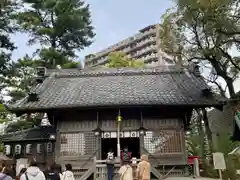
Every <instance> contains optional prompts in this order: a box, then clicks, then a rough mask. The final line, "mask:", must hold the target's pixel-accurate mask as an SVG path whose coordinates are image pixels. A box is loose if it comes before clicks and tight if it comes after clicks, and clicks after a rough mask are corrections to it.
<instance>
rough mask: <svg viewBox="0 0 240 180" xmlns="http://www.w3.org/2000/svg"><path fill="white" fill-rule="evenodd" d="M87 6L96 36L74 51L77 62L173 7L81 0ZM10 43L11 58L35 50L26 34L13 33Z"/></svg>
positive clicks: (164, 2)
mask: <svg viewBox="0 0 240 180" xmlns="http://www.w3.org/2000/svg"><path fill="white" fill-rule="evenodd" d="M85 1H86V2H87V3H89V4H90V10H91V14H92V24H93V26H94V27H95V33H96V36H95V38H94V43H93V44H92V45H91V46H90V47H87V48H85V49H84V50H82V51H81V52H78V56H79V59H80V60H83V59H84V56H85V55H88V54H91V53H96V52H98V51H100V50H102V49H105V48H107V47H108V46H110V45H112V44H114V43H117V42H118V41H120V40H123V39H125V38H127V37H129V36H131V35H133V34H135V33H136V32H137V31H138V30H140V29H142V28H144V27H146V26H148V25H150V24H155V23H159V22H160V18H161V15H162V14H164V12H165V11H166V9H168V8H170V7H172V6H173V2H172V0H150V1H146V0H85ZM13 40H14V42H15V43H16V46H17V47H18V49H17V50H15V51H14V53H13V56H12V57H13V59H14V60H17V59H18V58H21V57H23V56H24V55H25V54H30V55H31V54H32V53H33V52H34V51H35V50H36V49H37V48H38V45H35V46H31V47H29V46H27V44H26V43H27V40H28V35H27V34H21V33H17V34H16V35H14V36H13Z"/></svg>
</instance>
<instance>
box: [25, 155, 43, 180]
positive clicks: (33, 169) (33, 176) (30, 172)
mask: <svg viewBox="0 0 240 180" xmlns="http://www.w3.org/2000/svg"><path fill="white" fill-rule="evenodd" d="M20 180H46V178H45V176H44V174H43V172H42V171H41V170H40V169H39V167H38V163H37V162H36V160H35V159H33V160H32V161H31V162H30V165H29V167H28V168H27V170H26V172H25V173H24V174H22V175H21V177H20Z"/></svg>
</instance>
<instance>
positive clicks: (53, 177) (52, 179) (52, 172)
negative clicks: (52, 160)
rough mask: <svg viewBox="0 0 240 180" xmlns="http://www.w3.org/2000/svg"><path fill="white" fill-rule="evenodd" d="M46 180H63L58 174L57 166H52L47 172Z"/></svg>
mask: <svg viewBox="0 0 240 180" xmlns="http://www.w3.org/2000/svg"><path fill="white" fill-rule="evenodd" d="M45 177H46V180H61V179H60V175H59V174H58V173H57V170H56V164H52V165H51V166H50V169H49V170H48V171H46V172H45Z"/></svg>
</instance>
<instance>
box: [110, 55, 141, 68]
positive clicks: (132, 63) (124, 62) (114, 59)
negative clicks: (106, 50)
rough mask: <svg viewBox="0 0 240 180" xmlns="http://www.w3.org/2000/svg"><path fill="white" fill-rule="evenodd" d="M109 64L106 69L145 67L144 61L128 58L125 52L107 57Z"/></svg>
mask: <svg viewBox="0 0 240 180" xmlns="http://www.w3.org/2000/svg"><path fill="white" fill-rule="evenodd" d="M107 59H108V63H107V64H106V65H105V67H108V68H121V67H133V68H140V67H143V66H144V61H142V60H139V59H133V58H129V57H127V55H126V54H125V53H123V52H112V53H110V54H109V55H108V57H107Z"/></svg>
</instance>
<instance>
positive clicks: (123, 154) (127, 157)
mask: <svg viewBox="0 0 240 180" xmlns="http://www.w3.org/2000/svg"><path fill="white" fill-rule="evenodd" d="M131 159H132V153H131V152H129V151H128V147H126V146H125V147H124V148H123V151H122V152H121V164H122V165H123V162H124V161H130V160H131Z"/></svg>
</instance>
